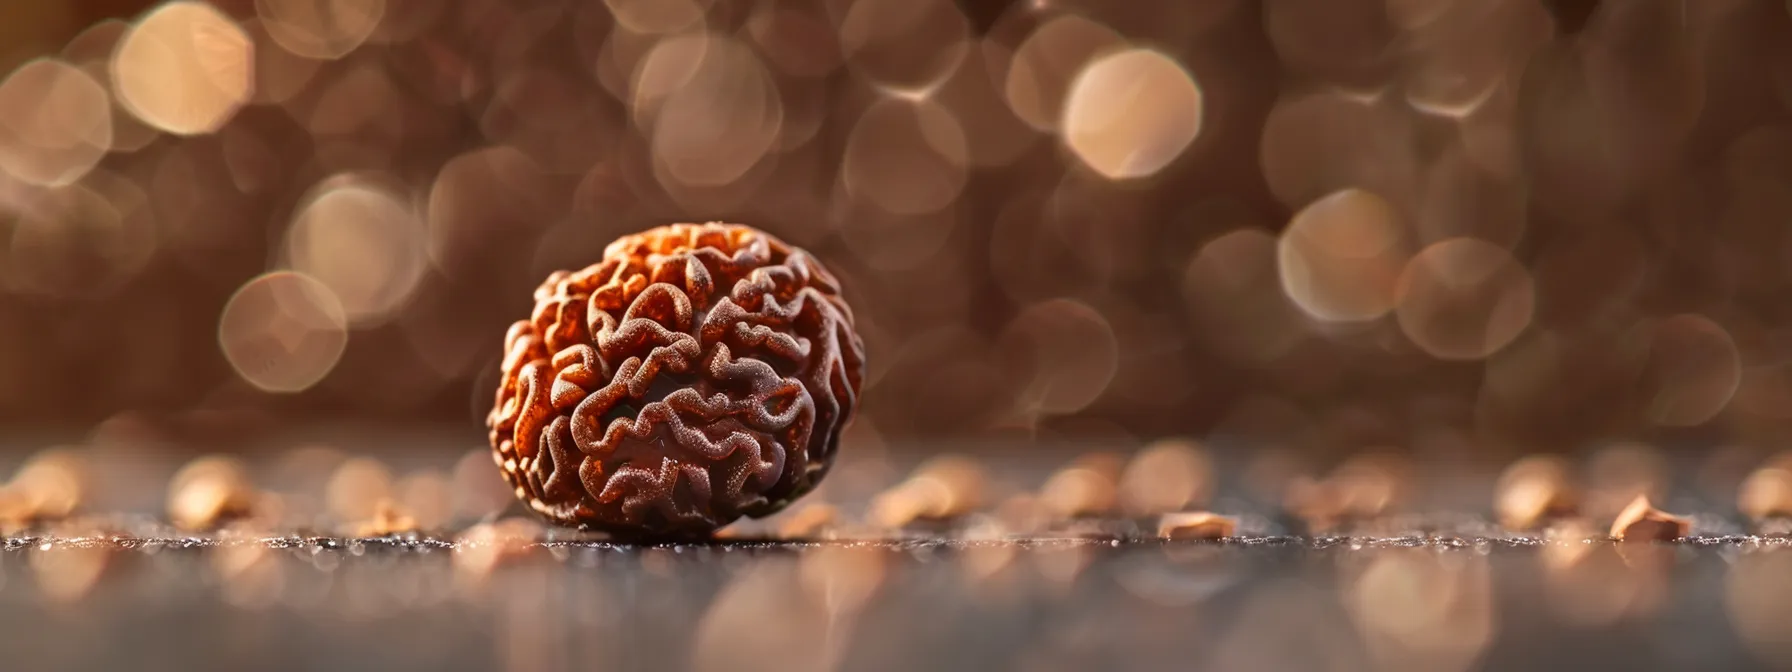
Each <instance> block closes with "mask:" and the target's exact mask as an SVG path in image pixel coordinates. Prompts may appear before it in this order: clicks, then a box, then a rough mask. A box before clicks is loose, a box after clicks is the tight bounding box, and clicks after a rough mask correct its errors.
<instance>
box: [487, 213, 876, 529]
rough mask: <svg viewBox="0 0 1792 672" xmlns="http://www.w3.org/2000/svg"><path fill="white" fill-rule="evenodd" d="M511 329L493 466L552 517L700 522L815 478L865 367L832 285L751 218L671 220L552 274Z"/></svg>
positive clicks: (761, 503)
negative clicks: (748, 222)
mask: <svg viewBox="0 0 1792 672" xmlns="http://www.w3.org/2000/svg"><path fill="white" fill-rule="evenodd" d="M535 302H536V303H535V312H534V315H533V316H532V317H531V318H530V319H528V320H523V321H519V322H517V323H516V324H515V325H513V326H511V328H510V333H509V334H508V335H506V337H505V345H504V349H505V353H506V355H505V358H504V362H503V365H502V366H503V377H502V379H501V381H500V385H499V389H498V393H497V399H496V402H495V404H494V408H493V410H492V413H491V415H490V417H489V419H488V420H487V424H488V426H489V427H490V428H491V443H492V448H493V450H494V451H496V452H495V456H496V460H497V462H498V465H499V467H500V469H501V470H502V471H503V472H504V476H505V478H506V479H507V480H508V481H509V482H510V483H511V484H512V485H513V486H515V487H516V493H517V496H518V497H519V498H521V499H522V500H523V501H524V502H525V503H527V504H528V505H529V507H530V508H532V509H534V510H535V511H537V512H539V513H540V514H542V515H543V516H545V517H547V518H548V519H550V520H553V521H555V522H559V523H561V524H566V525H582V526H587V527H592V528H596V529H603V530H607V531H612V532H621V533H646V534H656V535H658V534H692V533H707V532H709V531H711V530H713V529H715V528H718V527H721V526H722V525H726V524H728V523H730V522H732V521H734V520H735V519H736V518H739V517H740V516H742V515H747V516H754V517H758V516H763V515H766V514H768V513H771V512H774V511H777V510H779V509H781V508H783V507H784V506H785V505H786V504H788V503H789V502H790V501H792V500H794V499H795V498H797V497H800V496H802V495H803V494H804V493H807V492H808V491H809V490H811V489H812V488H814V487H815V485H816V484H817V483H818V482H819V481H820V480H821V478H822V476H823V475H825V474H826V473H827V470H828V466H829V464H830V463H831V461H832V459H833V456H834V450H835V448H836V447H837V446H838V443H839V439H840V431H841V429H842V428H843V427H844V426H845V424H846V421H847V420H848V419H849V418H850V417H851V415H852V412H853V409H854V406H855V404H856V403H857V400H858V394H859V386H860V384H861V381H862V380H863V377H864V367H865V357H864V346H863V345H862V344H861V343H860V340H859V336H858V335H857V334H856V333H855V332H854V331H853V323H852V311H851V310H850V309H849V308H847V306H846V302H845V301H844V300H843V299H842V298H841V297H840V290H839V286H838V284H837V283H836V282H835V280H834V278H833V276H831V275H829V273H828V272H827V270H826V269H824V268H822V266H821V264H820V262H818V261H816V260H815V259H814V258H813V257H811V256H809V254H808V253H807V252H804V251H802V250H800V249H795V248H791V247H790V246H788V245H785V244H784V243H783V242H782V241H780V240H778V239H776V238H773V237H771V236H769V235H767V234H765V233H763V232H760V231H758V230H755V229H753V228H750V227H746V226H740V225H732V224H714V223H712V224H701V225H698V224H674V225H671V226H666V227H661V228H656V229H652V230H650V231H646V232H644V233H641V234H638V235H632V236H627V237H624V238H622V239H621V240H618V241H616V242H614V243H612V244H610V246H609V247H608V248H607V249H606V250H605V251H604V256H603V260H602V261H600V262H598V263H596V264H593V265H592V266H590V267H587V268H585V269H583V270H580V271H576V272H565V271H561V272H556V273H554V274H553V275H551V276H549V277H548V279H547V281H546V282H544V283H542V285H541V287H540V288H538V289H536V290H535Z"/></svg>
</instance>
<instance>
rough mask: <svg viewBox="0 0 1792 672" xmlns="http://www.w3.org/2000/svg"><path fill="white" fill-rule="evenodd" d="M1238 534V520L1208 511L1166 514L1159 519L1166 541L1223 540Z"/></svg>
mask: <svg viewBox="0 0 1792 672" xmlns="http://www.w3.org/2000/svg"><path fill="white" fill-rule="evenodd" d="M1237 533H1238V519H1237V518H1233V517H1230V516H1222V515H1219V514H1217V513H1210V512H1207V511H1193V512H1185V513H1166V514H1164V515H1162V516H1160V517H1159V518H1158V519H1157V536H1159V537H1161V538H1164V539H1223V538H1226V537H1230V536H1234V535H1236V534H1237Z"/></svg>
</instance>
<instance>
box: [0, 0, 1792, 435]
mask: <svg viewBox="0 0 1792 672" xmlns="http://www.w3.org/2000/svg"><path fill="white" fill-rule="evenodd" d="M0 73H8V74H7V75H6V77H5V78H4V79H3V80H0V422H4V423H6V424H7V425H8V426H9V427H12V428H15V429H34V428H71V427H73V428H88V427H99V431H102V432H104V431H132V432H140V431H154V432H165V433H177V434H194V435H200V436H217V435H231V434H234V433H238V432H241V431H243V430H245V429H257V428H270V427H281V426H289V425H292V424H294V423H297V424H304V423H315V422H325V421H328V422H339V421H352V422H365V423H377V424H383V425H394V426H398V425H403V426H409V425H414V424H415V425H430V426H438V427H446V428H452V429H464V430H466V431H467V432H468V434H469V436H471V435H473V434H474V433H476V432H477V431H478V428H479V421H480V418H481V417H482V416H483V414H484V412H485V411H486V410H487V407H488V405H489V404H490V398H491V397H490V393H491V390H492V388H493V385H494V383H495V381H494V378H495V374H496V371H497V369H496V361H497V357H498V354H499V346H500V340H501V337H502V334H503V331H504V328H505V326H506V325H507V324H508V323H510V322H511V321H513V320H516V319H519V318H521V317H523V316H525V315H526V312H527V310H528V308H529V306H530V303H531V300H530V294H529V292H530V290H531V289H532V288H533V287H534V285H535V284H536V283H537V282H538V281H539V280H540V279H541V278H542V277H544V276H545V275H546V274H547V273H548V272H550V271H552V270H555V269H560V268H572V267H579V266H582V265H584V264H587V263H590V262H592V261H594V260H595V259H596V258H597V256H598V254H599V253H600V252H601V250H602V249H603V247H604V245H605V244H606V243H607V242H609V241H610V240H611V239H613V238H614V237H616V236H618V235H621V234H624V233H628V232H632V231H635V230H639V229H642V228H646V227H650V226H654V225H658V224H664V223H669V222H675V221H705V220H714V219H721V220H730V221H739V222H744V223H749V224H753V225H755V226H759V227H761V228H764V229H767V230H769V231H771V232H773V233H775V234H777V235H779V236H781V237H783V238H785V239H786V240H788V241H790V242H791V243H793V244H796V245H799V246H803V247H805V248H808V249H810V250H811V251H813V252H815V253H816V254H818V255H819V256H820V257H821V258H822V259H824V260H825V261H826V262H827V263H828V264H829V265H830V266H831V267H832V268H833V269H834V270H835V271H836V272H837V274H838V275H840V276H841V277H842V279H843V281H844V282H845V285H846V287H847V291H848V292H849V295H850V298H851V300H852V303H853V305H854V306H855V308H856V311H857V316H858V319H859V328H860V330H861V332H862V333H863V335H864V337H865V339H866V341H867V346H868V349H869V355H870V366H871V370H870V375H869V376H868V378H867V379H866V391H865V395H864V404H863V408H862V411H863V412H862V415H861V416H860V421H859V423H858V425H857V426H856V427H855V429H854V432H855V434H854V438H853V439H852V440H857V441H889V442H891V444H892V445H895V444H896V443H904V444H905V445H908V444H910V443H913V444H915V445H927V441H935V440H943V439H951V440H954V441H964V442H978V441H985V440H1003V441H1007V440H1022V441H1035V440H1038V441H1046V440H1052V441H1056V440H1067V441H1076V442H1091V441H1092V442H1105V443H1130V442H1133V441H1139V440H1147V439H1151V438H1154V437H1159V436H1166V435H1200V436H1236V437H1243V438H1247V439H1249V440H1251V441H1253V442H1255V443H1257V444H1259V445H1270V444H1273V445H1282V446H1289V447H1295V448H1298V449H1301V450H1313V451H1322V452H1324V451H1329V452H1344V451H1355V450H1361V449H1367V448H1382V447H1389V448H1395V449H1405V448H1425V447H1432V448H1439V449H1447V450H1452V451H1462V452H1480V453H1490V454H1491V453H1500V454H1511V453H1516V452H1519V451H1537V450H1556V449H1571V448H1575V447H1578V446H1581V445H1585V444H1587V443H1588V442H1592V441H1600V440H1615V439H1636V440H1644V441H1652V442H1678V441H1685V442H1693V443H1699V444H1705V445H1710V444H1717V443H1725V442H1749V443H1753V444H1756V445H1770V444H1772V443H1773V442H1774V441H1777V440H1779V439H1782V438H1784V436H1785V435H1786V434H1787V430H1788V428H1792V423H1787V422H1786V420H1788V417H1789V415H1792V369H1788V365H1789V364H1792V329H1789V327H1792V322H1789V319H1792V311H1788V309H1787V306H1788V305H1792V304H1788V303H1787V302H1786V300H1785V299H1786V297H1787V296H1788V290H1789V289H1792V233H1789V232H1792V229H1789V228H1788V224H1789V222H1788V218H1789V217H1792V125H1789V122H1792V6H1789V3H1786V2H1782V1H1780V0H1697V1H1684V0H1634V1H1625V2H1606V3H1596V2H1544V1H1542V0H1261V1H1252V0H1201V1H1199V2H1190V1H1188V0H1181V1H1168V0H1166V1H1162V2H1156V1H1152V2H1102V1H1097V0H1028V1H1025V2H951V1H949V0H785V1H780V2H732V1H729V0H603V1H598V0H589V1H571V0H463V1H456V2H442V1H440V0H217V1H215V2H199V1H194V0H176V1H172V2H162V3H150V2H144V1H141V0H137V1H130V0H106V1H99V0H91V1H86V2H73V1H67V0H58V1H43V2H37V1H30V0H15V1H12V2H5V3H0ZM1440 447H1441V448H1440Z"/></svg>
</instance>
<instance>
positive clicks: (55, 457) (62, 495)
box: [6, 448, 88, 520]
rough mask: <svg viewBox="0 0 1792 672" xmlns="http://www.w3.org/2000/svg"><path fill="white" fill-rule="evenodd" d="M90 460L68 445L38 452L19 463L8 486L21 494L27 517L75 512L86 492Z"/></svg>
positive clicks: (59, 515)
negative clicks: (20, 464)
mask: <svg viewBox="0 0 1792 672" xmlns="http://www.w3.org/2000/svg"><path fill="white" fill-rule="evenodd" d="M87 476H88V469H87V461H86V459H85V458H83V457H82V456H81V455H80V454H78V453H76V452H74V451H73V450H70V449H66V448H52V449H49V450H45V451H43V452H40V453H38V454H37V455H35V456H32V458H31V459H30V460H29V461H27V462H26V463H25V464H24V466H22V467H19V471H18V473H17V474H14V475H13V478H12V483H11V484H9V485H8V486H7V488H6V489H8V490H10V491H12V492H13V493H15V496H17V497H22V498H23V500H24V509H25V511H26V514H25V515H26V518H27V519H28V520H54V519H58V518H63V517H66V516H68V515H69V514H70V513H73V512H74V511H75V509H76V508H77V507H79V506H80V505H81V501H82V499H83V498H85V496H86V494H87V492H86V491H87V480H88V478H87Z"/></svg>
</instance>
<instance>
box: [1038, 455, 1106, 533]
mask: <svg viewBox="0 0 1792 672" xmlns="http://www.w3.org/2000/svg"><path fill="white" fill-rule="evenodd" d="M1122 464H1123V463H1122V461H1121V459H1120V456H1118V455H1114V454H1112V453H1091V454H1088V455H1084V456H1082V457H1079V458H1077V459H1076V460H1074V461H1072V462H1071V463H1070V464H1069V465H1066V466H1065V467H1064V468H1063V469H1060V470H1058V471H1057V473H1054V474H1052V476H1051V478H1048V479H1046V481H1045V485H1044V486H1042V487H1040V488H1039V499H1040V501H1041V502H1044V503H1045V506H1046V507H1047V508H1048V509H1049V510H1050V511H1051V512H1052V514H1054V515H1056V516H1058V517H1060V518H1069V517H1075V516H1097V515H1103V514H1107V513H1111V512H1112V511H1113V510H1114V504H1115V501H1116V494H1115V492H1116V489H1117V481H1118V480H1119V478H1120V469H1121V466H1122Z"/></svg>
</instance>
